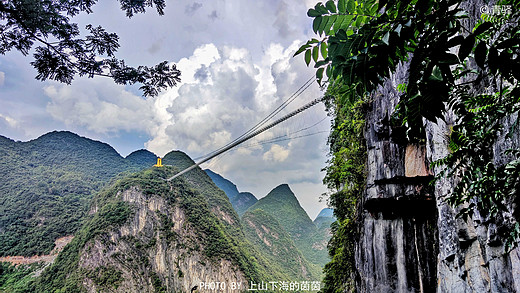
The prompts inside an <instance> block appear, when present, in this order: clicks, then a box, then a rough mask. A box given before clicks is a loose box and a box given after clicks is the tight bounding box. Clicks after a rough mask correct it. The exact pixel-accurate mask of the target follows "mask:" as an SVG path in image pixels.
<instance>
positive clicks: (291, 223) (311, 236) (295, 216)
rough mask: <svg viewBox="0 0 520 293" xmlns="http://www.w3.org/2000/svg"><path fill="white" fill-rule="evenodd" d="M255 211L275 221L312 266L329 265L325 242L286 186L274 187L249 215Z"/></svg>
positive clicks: (251, 209) (250, 209)
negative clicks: (265, 214)
mask: <svg viewBox="0 0 520 293" xmlns="http://www.w3.org/2000/svg"><path fill="white" fill-rule="evenodd" d="M256 209H261V210H263V211H265V212H266V213H268V214H269V215H271V216H272V217H273V218H275V219H276V220H277V221H278V222H279V223H280V226H281V227H282V228H283V229H284V230H285V231H287V232H288V233H289V235H291V237H292V239H293V240H294V243H295V245H296V247H298V249H299V250H300V251H301V252H302V254H303V256H304V257H305V258H306V259H307V260H309V261H310V262H311V263H313V264H317V265H319V266H321V267H323V266H324V265H325V264H326V263H327V262H329V257H328V253H327V247H326V243H327V241H328V238H325V237H324V234H323V233H321V232H320V231H318V229H317V228H316V226H315V225H314V223H313V222H312V220H311V219H310V218H309V216H308V215H307V213H306V212H305V210H304V209H303V208H302V207H301V205H300V203H299V202H298V199H297V198H296V196H295V195H294V193H293V192H292V190H291V189H290V188H289V185H287V184H282V185H279V186H277V187H276V188H275V189H273V190H272V191H271V192H269V194H268V195H267V196H265V197H263V198H261V199H260V200H258V202H257V203H255V204H254V205H252V206H251V207H250V208H249V209H248V211H254V210H256Z"/></svg>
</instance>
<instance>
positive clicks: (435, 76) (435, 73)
mask: <svg viewBox="0 0 520 293" xmlns="http://www.w3.org/2000/svg"><path fill="white" fill-rule="evenodd" d="M429 79H430V80H433V81H442V80H443V78H442V73H441V69H440V68H439V66H434V67H433V70H432V75H431V76H430V78H429Z"/></svg>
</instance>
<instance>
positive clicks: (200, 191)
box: [26, 152, 291, 292]
mask: <svg viewBox="0 0 520 293" xmlns="http://www.w3.org/2000/svg"><path fill="white" fill-rule="evenodd" d="M163 162H164V163H165V164H169V165H173V166H174V167H163V168H151V169H148V170H145V171H142V172H139V173H136V174H134V175H131V176H128V177H125V178H123V179H120V180H118V181H117V182H115V184H113V185H111V186H110V187H108V188H106V189H105V190H104V191H102V192H101V193H99V195H97V196H96V197H95V199H94V201H93V207H95V209H96V210H97V212H96V213H94V214H92V215H89V216H88V217H87V218H86V220H85V222H84V224H83V226H82V228H81V229H80V230H79V231H78V233H76V236H75V238H74V239H73V241H72V242H71V243H70V244H69V245H68V246H66V247H65V249H64V251H63V252H62V253H60V255H59V256H58V258H57V260H56V262H55V263H54V264H53V265H52V266H51V267H49V268H48V269H46V270H45V271H44V272H43V273H42V275H41V277H39V278H37V279H36V280H35V281H34V282H32V283H30V286H29V287H28V288H27V289H26V292H84V291H86V290H85V288H83V284H85V282H87V283H88V284H91V285H90V286H91V287H89V288H97V289H96V290H98V291H102V292H153V291H155V292H184V291H185V289H179V288H180V287H179V286H186V284H184V283H186V282H184V281H183V280H187V279H189V278H191V277H192V275H194V274H199V273H200V271H202V270H204V271H208V272H212V271H215V270H214V269H213V270H212V268H214V267H215V266H217V267H218V264H219V263H221V262H222V261H230V262H231V264H232V265H233V266H236V267H237V268H238V272H237V273H240V274H241V275H243V276H245V278H246V279H247V280H254V281H258V282H259V281H261V280H291V279H290V275H289V274H286V273H285V272H283V271H281V270H279V269H278V268H277V267H276V266H273V265H272V264H270V263H269V261H268V260H267V259H265V258H264V257H263V256H262V255H261V253H259V251H258V250H257V249H256V248H254V247H253V245H251V244H250V243H249V242H248V241H247V240H246V237H245V235H244V232H243V230H242V227H241V225H240V224H238V225H234V224H233V221H234V220H237V219H238V216H237V214H236V213H235V212H234V210H233V209H232V208H231V204H230V203H229V201H228V200H227V196H226V195H225V194H224V192H222V191H221V190H220V189H218V188H217V187H216V186H215V185H214V184H213V182H212V181H211V179H210V178H209V177H208V176H207V175H206V174H205V173H204V172H203V171H202V170H200V169H198V168H197V169H195V170H193V172H189V173H188V174H186V176H181V177H180V178H177V179H175V180H173V181H171V182H168V181H166V180H164V179H166V178H169V177H171V176H172V175H173V174H175V173H176V172H178V171H179V170H181V169H183V168H184V167H185V166H186V165H189V163H190V162H191V159H189V157H188V156H186V155H185V154H183V153H181V152H171V153H169V154H168V155H166V156H165V158H164V161H163ZM179 167H180V168H179ZM124 194H126V196H127V197H129V196H130V197H131V196H134V197H133V198H132V199H128V198H127V199H126V200H125V199H124ZM141 197H143V198H141ZM140 198H141V199H140ZM220 199H224V200H225V201H224V202H227V204H224V205H222V206H221V205H219V204H215V203H216V202H219V201H220ZM163 201H164V202H166V205H162V204H160V202H163ZM151 202H154V204H153V206H154V208H153V209H150V204H149V203H151ZM212 203H213V204H212ZM143 213H144V214H145V215H146V216H142V215H143ZM143 217H144V218H143ZM174 217H180V218H179V219H180V220H179V221H183V222H182V223H176V222H173V221H172V220H171V219H172V218H174ZM143 223H144V224H143ZM237 223H238V222H237ZM142 224H143V225H145V227H148V226H149V227H154V228H153V229H148V228H143V229H141V230H139V227H140V225H142ZM121 231H130V232H126V233H131V234H130V235H127V236H121ZM132 231H133V232H132ZM109 235H111V236H109ZM100 254H101V255H100ZM168 255H171V256H175V257H174V259H173V260H171V261H173V263H171V264H169V265H167V266H166V268H165V269H164V268H163V269H161V268H160V267H158V266H157V262H156V260H157V258H158V257H162V258H165V257H166V256H168ZM194 255H195V256H197V257H196V259H198V261H199V263H198V265H197V266H196V270H192V269H190V267H191V259H190V257H193V256H194ZM80 259H82V262H80V261H79V260H80ZM164 270H166V271H164ZM217 273H218V271H217Z"/></svg>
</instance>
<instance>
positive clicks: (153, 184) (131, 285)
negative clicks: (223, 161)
mask: <svg viewBox="0 0 520 293" xmlns="http://www.w3.org/2000/svg"><path fill="white" fill-rule="evenodd" d="M156 158H157V157H156V156H155V155H154V154H152V153H150V152H148V151H146V150H139V151H135V152H133V153H131V154H130V155H128V156H127V157H126V158H123V157H121V156H120V155H119V154H118V153H117V152H116V151H115V150H114V149H113V148H112V147H110V146H109V145H107V144H105V143H101V142H97V141H94V140H91V139H87V138H83V137H79V136H78V135H76V134H73V133H70V132H52V133H49V134H46V135H43V136H42V137H40V138H38V139H36V140H33V141H29V142H15V141H12V140H10V139H7V138H5V137H0V164H1V165H0V167H1V169H0V170H1V175H2V176H3V178H4V179H5V180H4V181H2V182H1V183H0V190H1V192H2V193H1V194H0V196H1V198H0V200H1V203H2V205H1V206H0V216H1V222H0V223H1V225H2V226H0V232H1V233H0V240H1V242H0V245H1V246H0V247H1V248H2V251H1V252H2V254H3V255H5V256H7V255H26V256H31V255H36V254H44V253H45V254H47V253H48V252H49V251H50V250H51V249H52V248H53V246H54V240H56V239H57V238H59V237H61V236H65V235H74V238H73V239H72V241H71V242H70V243H69V244H68V245H67V246H65V248H64V249H63V251H61V252H60V253H59V254H58V256H57V258H56V260H55V261H54V263H53V264H51V265H50V266H48V267H46V268H45V264H43V265H38V264H35V265H31V266H28V267H26V266H20V267H14V266H9V265H8V264H4V263H2V265H1V266H0V292H4V291H5V290H6V291H5V292H54V291H60V290H61V291H63V292H83V291H89V292H90V291H101V292H170V291H171V292H189V291H190V290H191V289H192V288H193V287H194V286H195V285H198V284H200V282H211V281H215V280H219V281H225V282H227V284H228V285H230V284H231V283H236V284H238V283H240V284H241V286H242V288H246V287H247V286H248V284H250V282H251V281H253V282H261V281H271V280H276V281H287V282H290V281H302V280H303V281H305V280H306V281H319V280H320V278H321V270H322V266H323V264H324V261H322V260H321V259H320V258H319V257H320V256H321V254H320V253H322V252H323V253H325V256H326V250H325V249H316V247H317V246H316V245H317V244H318V243H321V244H323V242H325V243H326V241H327V240H328V236H325V237H323V235H322V234H323V233H321V234H320V231H319V229H317V228H316V226H315V225H314V223H313V222H312V221H311V220H310V219H309V217H308V216H307V214H306V213H305V211H304V210H303V209H302V208H301V206H300V205H299V203H298V200H297V199H296V197H295V196H294V194H293V193H292V191H291V190H290V189H289V187H288V185H281V186H279V187H277V188H275V189H274V190H273V191H272V192H270V193H269V195H268V196H266V197H265V198H263V199H262V200H260V201H258V200H257V199H256V198H255V197H254V196H253V195H252V194H250V193H240V192H238V189H237V188H236V186H235V185H234V184H233V183H231V182H230V181H229V180H226V179H224V178H222V177H221V176H220V175H218V174H215V173H213V172H211V171H209V170H206V172H205V171H203V170H201V169H200V168H195V169H193V170H191V171H190V172H188V173H186V174H184V175H182V176H181V177H179V178H176V179H174V180H172V181H167V180H164V179H167V178H170V177H171V176H173V175H174V174H175V173H177V172H179V171H181V170H183V169H185V168H187V167H189V166H191V165H192V164H194V162H193V160H191V159H190V158H189V157H188V156H187V155H186V154H184V153H182V152H180V151H172V152H170V153H168V154H167V155H166V156H165V157H164V158H163V164H165V165H168V166H165V167H161V168H157V167H150V166H152V165H153V164H154V163H155V161H156ZM142 169H146V170H142ZM139 170H141V171H139ZM208 174H209V175H211V176H212V177H213V178H217V179H213V180H212V178H210V176H208ZM214 181H216V182H218V183H219V185H220V186H221V187H222V189H224V190H226V191H227V192H228V194H226V193H225V192H224V191H222V190H221V189H219V188H218V187H217V185H216V184H215V183H214ZM226 184H227V185H226ZM229 194H231V196H229ZM244 199H245V202H244V201H242V202H240V201H241V200H244ZM251 200H252V201H254V202H256V204H255V205H252V204H251V203H250V201H251ZM232 202H234V203H235V209H236V210H235V209H234V207H233V205H232ZM248 207H250V209H249V211H248V212H246V213H245V214H244V215H243V218H242V220H241V219H240V217H239V214H238V213H243V212H244V211H245V209H247V208H248ZM253 207H254V208H253ZM320 237H321V238H320ZM321 244H320V245H321ZM44 268H45V269H44ZM35 270H38V274H36V275H32V273H33V272H34V271H35ZM231 289H232V288H231V287H228V289H227V290H228V291H225V292H232V291H229V290H231Z"/></svg>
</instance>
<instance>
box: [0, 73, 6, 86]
mask: <svg viewBox="0 0 520 293" xmlns="http://www.w3.org/2000/svg"><path fill="white" fill-rule="evenodd" d="M4 83H5V72H2V71H0V86H3V85H4Z"/></svg>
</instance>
